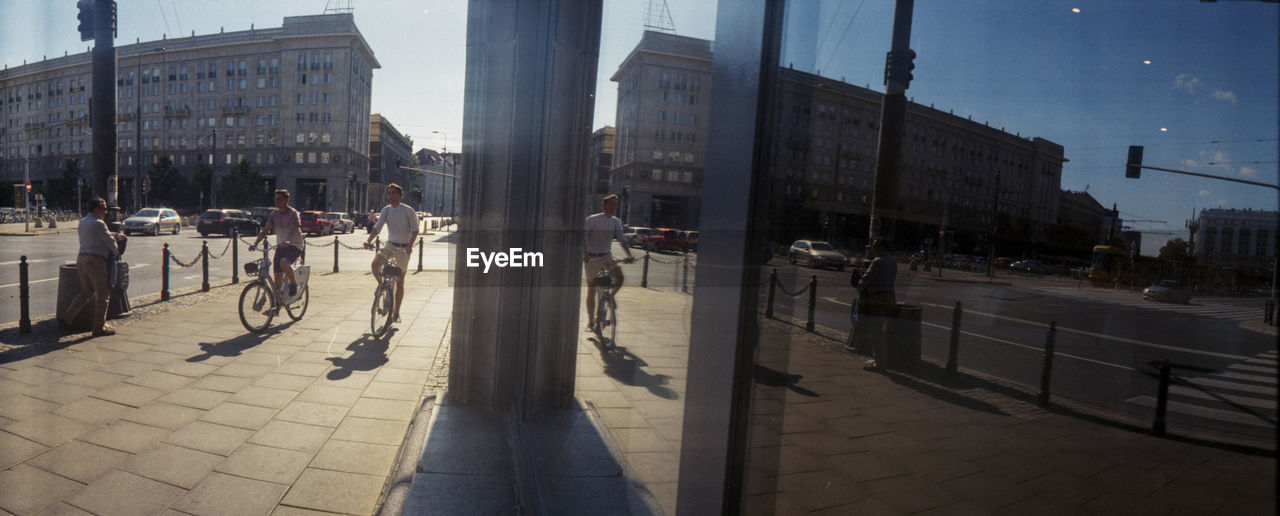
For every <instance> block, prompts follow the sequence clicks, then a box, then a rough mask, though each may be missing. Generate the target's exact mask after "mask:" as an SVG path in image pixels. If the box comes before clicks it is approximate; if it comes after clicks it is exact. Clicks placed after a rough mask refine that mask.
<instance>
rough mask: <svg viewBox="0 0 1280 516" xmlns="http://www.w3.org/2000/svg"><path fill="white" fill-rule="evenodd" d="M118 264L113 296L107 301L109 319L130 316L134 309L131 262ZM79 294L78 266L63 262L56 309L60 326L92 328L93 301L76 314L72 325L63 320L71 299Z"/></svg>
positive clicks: (78, 328) (78, 329) (60, 268)
mask: <svg viewBox="0 0 1280 516" xmlns="http://www.w3.org/2000/svg"><path fill="white" fill-rule="evenodd" d="M116 265H117V266H116V274H115V275H114V277H113V278H111V282H112V285H111V297H110V298H109V299H108V301H107V319H116V318H120V317H128V316H129V313H130V312H131V311H132V307H130V305H129V263H128V262H119V263H118V264H116ZM78 295H80V273H79V271H78V270H77V268H76V264H74V263H67V264H63V265H62V266H61V267H59V268H58V305H57V310H56V313H57V316H58V326H60V327H63V328H66V329H70V330H75V331H89V330H90V329H92V321H91V319H92V318H93V305H92V302H90V303H89V304H85V305H84V308H83V309H81V310H80V313H79V314H76V317H75V319H73V320H72V321H71V326H70V327H68V326H67V325H66V324H63V322H62V321H63V319H64V318H63V316H64V315H65V314H66V313H67V308H69V307H70V306H71V301H72V300H74V299H75V298H76V296H78Z"/></svg>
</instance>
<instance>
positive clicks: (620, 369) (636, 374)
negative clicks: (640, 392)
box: [591, 338, 680, 400]
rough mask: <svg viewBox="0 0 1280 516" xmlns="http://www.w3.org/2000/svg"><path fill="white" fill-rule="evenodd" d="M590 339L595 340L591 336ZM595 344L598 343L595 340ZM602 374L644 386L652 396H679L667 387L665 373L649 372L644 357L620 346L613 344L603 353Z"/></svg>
mask: <svg viewBox="0 0 1280 516" xmlns="http://www.w3.org/2000/svg"><path fill="white" fill-rule="evenodd" d="M591 340H593V341H594V340H595V339H594V338H592V339H591ZM596 345H597V346H599V345H600V344H599V343H598V342H597V343H596ZM603 359H604V374H606V375H609V377H610V378H613V379H614V380H617V381H619V382H622V383H624V384H627V385H631V386H635V387H644V388H646V389H648V390H649V392H650V393H652V394H653V395H654V396H657V397H659V398H663V399H668V400H674V399H678V398H679V397H680V396H679V395H678V394H676V391H674V390H671V388H670V387H667V383H669V382H670V381H671V377H670V376H668V375H665V374H650V373H648V372H646V371H645V370H644V369H641V368H642V367H644V366H647V365H649V364H648V363H646V362H645V361H644V359H642V358H640V357H638V356H636V355H635V354H634V353H632V352H630V351H628V350H627V348H624V347H622V346H617V345H615V346H614V347H613V348H611V349H610V350H609V351H606V352H605V353H604V354H603Z"/></svg>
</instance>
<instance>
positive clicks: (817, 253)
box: [787, 240, 849, 271]
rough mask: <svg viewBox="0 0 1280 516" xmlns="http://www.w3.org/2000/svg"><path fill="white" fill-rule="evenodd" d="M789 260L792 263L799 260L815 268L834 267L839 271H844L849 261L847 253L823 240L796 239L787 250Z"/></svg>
mask: <svg viewBox="0 0 1280 516" xmlns="http://www.w3.org/2000/svg"><path fill="white" fill-rule="evenodd" d="M787 260H788V261H790V262H791V264H792V265H794V264H796V263H797V262H799V263H804V264H805V265H808V266H810V267H813V268H818V267H833V268H835V269H836V270H838V271H843V270H844V266H845V264H847V263H849V259H848V258H847V257H845V255H843V254H841V253H840V251H836V249H835V248H834V247H831V244H828V243H826V242H823V241H821V240H796V241H795V243H793V244H791V249H790V250H789V251H787Z"/></svg>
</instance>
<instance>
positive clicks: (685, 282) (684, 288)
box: [680, 253, 689, 294]
mask: <svg viewBox="0 0 1280 516" xmlns="http://www.w3.org/2000/svg"><path fill="white" fill-rule="evenodd" d="M680 291H681V292H684V293H685V294H688V293H689V255H688V254H687V253H686V254H685V255H684V272H683V273H681V279H680Z"/></svg>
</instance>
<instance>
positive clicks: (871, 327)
mask: <svg viewBox="0 0 1280 516" xmlns="http://www.w3.org/2000/svg"><path fill="white" fill-rule="evenodd" d="M890 251H891V245H890V244H889V241H888V240H885V239H883V238H877V239H875V241H874V242H872V244H871V255H872V256H874V257H875V258H874V259H873V260H871V265H870V266H869V267H867V270H866V272H864V273H863V274H862V276H861V277H860V278H858V277H856V276H855V278H857V282H856V283H855V284H854V287H856V288H857V289H858V300H857V301H856V302H855V303H854V306H855V307H856V310H858V317H857V321H856V322H855V324H854V327H853V329H852V330H851V331H852V334H851V335H850V336H849V342H850V343H851V344H853V343H858V345H857V346H856V347H859V348H864V347H865V348H870V351H871V360H868V361H867V362H866V363H865V364H863V365H862V367H863V369H867V370H869V371H880V370H883V369H884V367H885V345H886V341H887V340H888V324H889V319H890V318H892V317H893V309H894V307H895V306H896V305H897V304H898V299H897V296H896V295H895V294H894V291H893V290H894V286H893V284H894V281H895V280H896V279H897V277H898V262H897V260H894V259H893V254H892V253H891V252H890ZM855 274H856V273H855Z"/></svg>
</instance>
